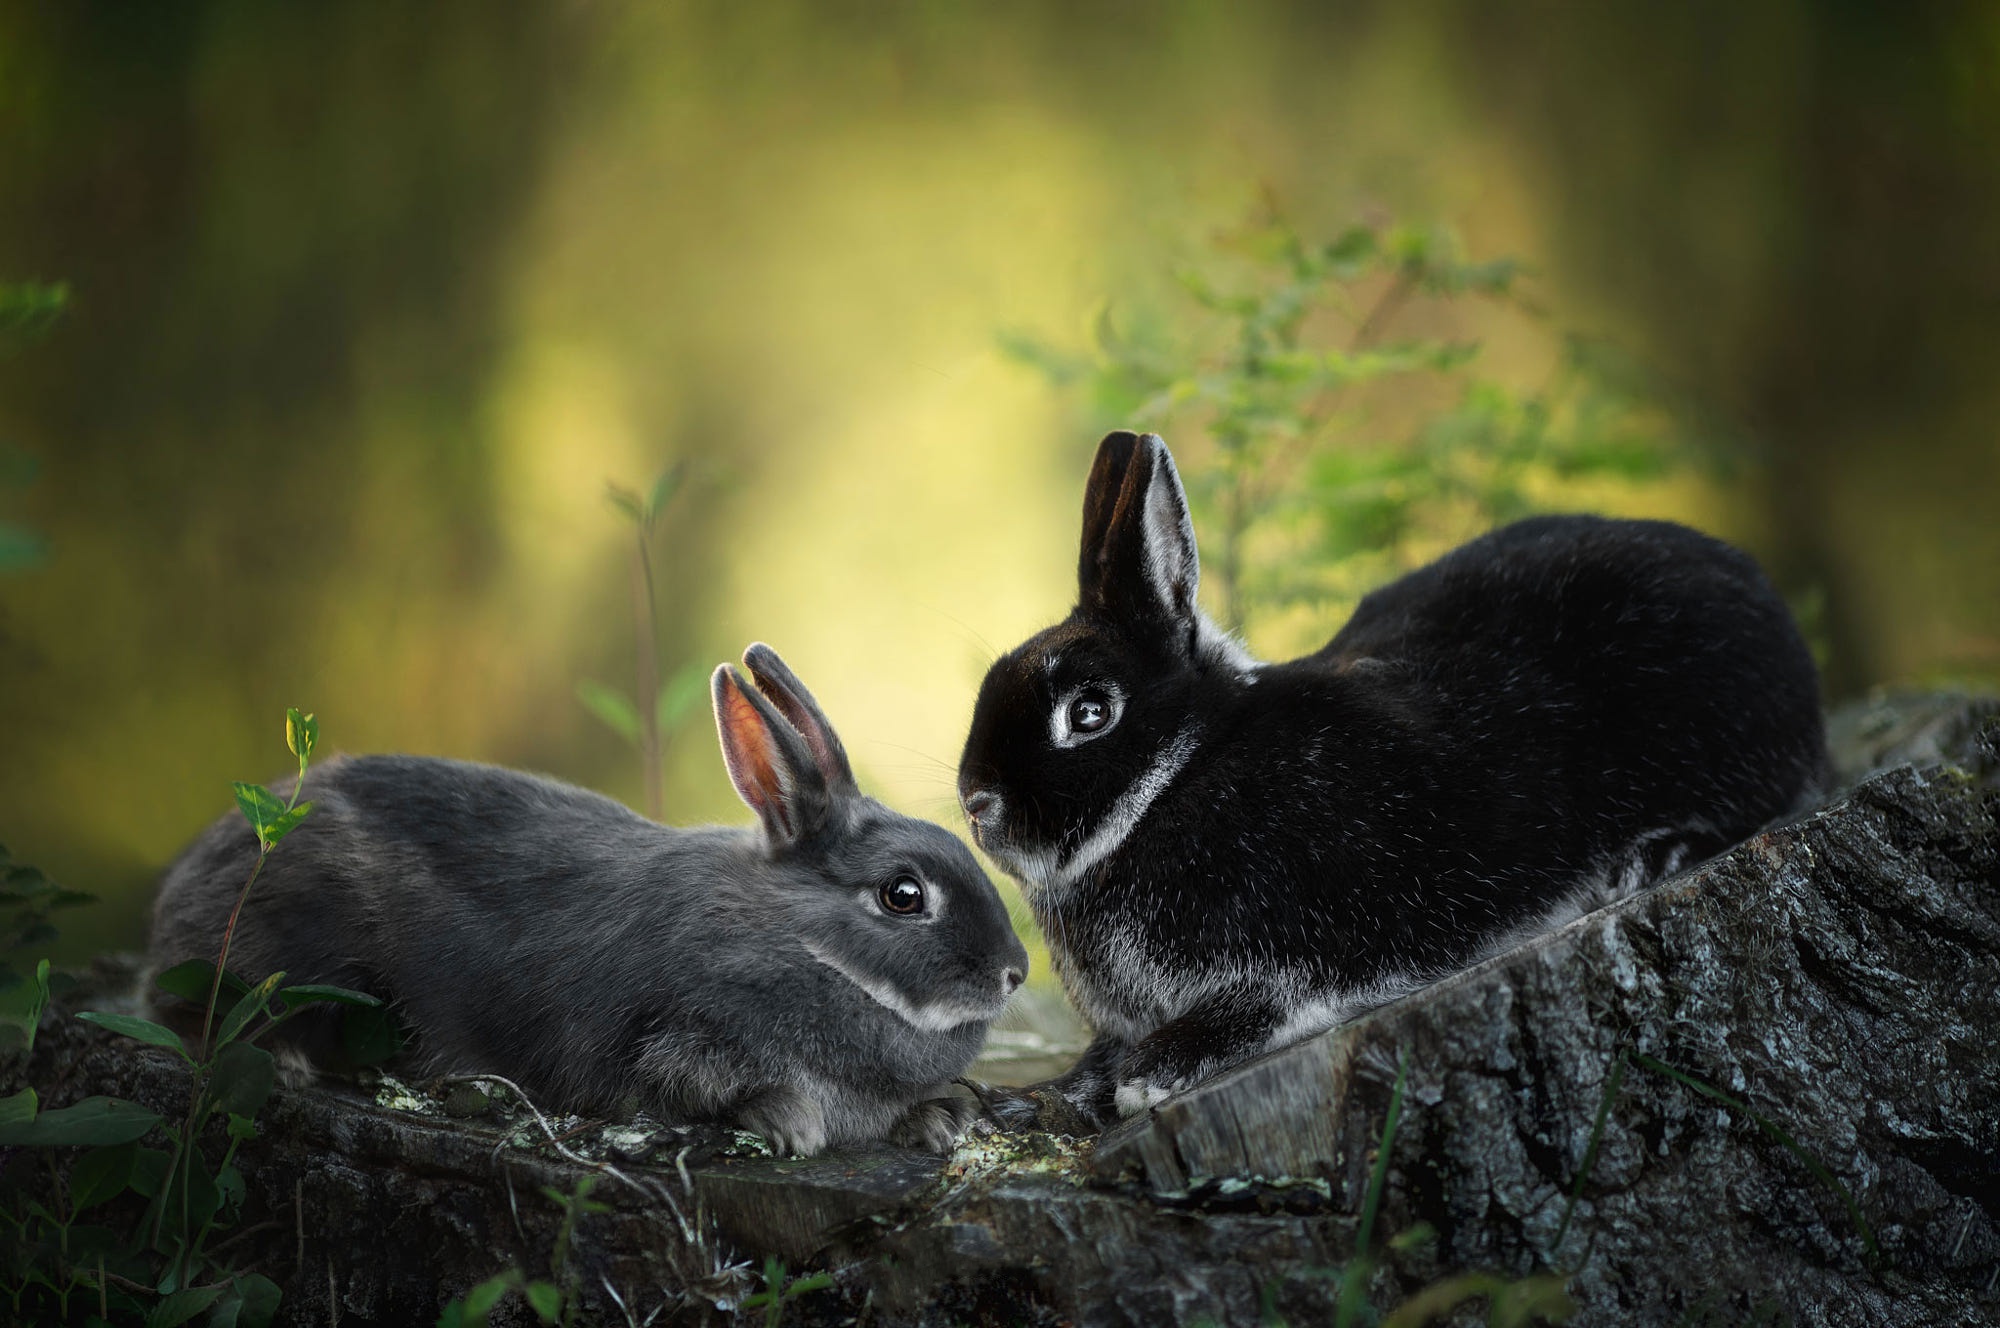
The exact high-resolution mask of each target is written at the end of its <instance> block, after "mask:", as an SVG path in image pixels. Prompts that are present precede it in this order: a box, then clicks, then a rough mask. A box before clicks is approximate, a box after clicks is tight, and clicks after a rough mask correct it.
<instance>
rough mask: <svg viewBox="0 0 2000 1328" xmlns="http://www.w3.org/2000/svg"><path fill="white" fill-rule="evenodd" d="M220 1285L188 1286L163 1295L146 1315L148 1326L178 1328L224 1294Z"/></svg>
mask: <svg viewBox="0 0 2000 1328" xmlns="http://www.w3.org/2000/svg"><path fill="white" fill-rule="evenodd" d="M222 1291H223V1288H221V1287H219V1286H207V1287H188V1288H186V1289H184V1290H181V1291H176V1292H174V1293H173V1294H172V1295H170V1296H166V1297H163V1298H162V1299H161V1301H160V1303H159V1304H157V1305H155V1306H153V1312H152V1313H151V1314H148V1315H147V1316H146V1328H178V1325H180V1324H183V1323H186V1322H187V1321H188V1320H189V1319H192V1318H193V1317H194V1316H195V1315H197V1314H199V1313H201V1312H202V1311H203V1310H205V1309H207V1308H208V1307H209V1306H210V1305H213V1304H214V1303H215V1302H216V1301H217V1300H218V1299H220V1298H221V1296H222Z"/></svg>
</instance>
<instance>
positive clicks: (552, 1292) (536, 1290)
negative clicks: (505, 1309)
mask: <svg viewBox="0 0 2000 1328" xmlns="http://www.w3.org/2000/svg"><path fill="white" fill-rule="evenodd" d="M524 1291H525V1292H526V1294H527V1297H528V1307H529V1308H530V1309H532V1310H534V1312H535V1313H536V1314H538V1315H539V1316H541V1320H542V1322H543V1323H554V1322H555V1321H556V1320H557V1319H559V1318H561V1317H562V1292H560V1291H558V1290H556V1287H555V1283H553V1282H530V1283H528V1285H527V1286H526V1287H525V1288H524Z"/></svg>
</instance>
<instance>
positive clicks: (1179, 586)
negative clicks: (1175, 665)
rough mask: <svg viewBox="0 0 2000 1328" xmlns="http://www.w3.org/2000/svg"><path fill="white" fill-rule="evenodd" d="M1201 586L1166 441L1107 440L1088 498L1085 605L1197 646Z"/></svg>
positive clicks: (1081, 562) (1081, 571)
mask: <svg viewBox="0 0 2000 1328" xmlns="http://www.w3.org/2000/svg"><path fill="white" fill-rule="evenodd" d="M1200 585H1201V562H1200V559H1199V557H1198V555H1197V554H1196V552H1195V543H1194V520H1193V518H1192V517H1190V516H1189V515H1188V502H1187V492H1186V490H1184V489H1182V488H1181V477H1180V472H1179V471H1177V470H1175V469H1174V458H1173V454H1172V453H1170V452H1168V451H1167V445H1166V443H1165V441H1164V440H1162V439H1161V438H1160V436H1159V435H1158V434H1153V433H1148V434H1135V433H1122V432H1121V433H1114V434H1110V435H1107V436H1106V437H1105V439H1104V441H1103V442H1102V443H1100V444H1098V447H1097V460H1096V462H1095V463H1094V464H1093V465H1092V466H1091V469H1090V483H1089V484H1088V485H1087V486H1086V487H1085V492H1084V499H1083V546H1082V549H1081V550H1080V552H1079V555H1078V559H1077V592H1078V597H1079V602H1080V603H1081V604H1082V605H1083V607H1084V608H1086V609H1088V610H1092V611H1094V612H1097V613H1100V614H1103V615H1105V616H1107V617H1110V618H1112V619H1115V620H1117V621H1120V622H1124V623H1128V624H1131V625H1134V626H1156V627H1160V628H1165V629H1167V630H1168V631H1169V633H1170V634H1171V635H1172V637H1173V638H1174V639H1175V640H1186V641H1188V642H1189V643H1190V645H1192V642H1193V635H1192V633H1191V631H1190V629H1192V628H1193V627H1194V625H1195V623H1196V609H1195V592H1196V590H1198V589H1199V588H1200Z"/></svg>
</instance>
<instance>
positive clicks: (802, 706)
mask: <svg viewBox="0 0 2000 1328" xmlns="http://www.w3.org/2000/svg"><path fill="white" fill-rule="evenodd" d="M743 662H744V663H745V664H747V665H749V666H750V676H751V677H752V678H753V679H755V680H756V683H757V690H758V691H760V692H762V693H764V695H765V696H766V697H768V698H769V699H770V702H771V704H772V705H774V706H776V707H777V708H778V710H779V712H780V713H782V714H783V715H784V717H785V718H786V719H788V720H790V721H791V724H792V727H793V728H795V729H797V730H798V731H799V736H800V737H802V738H804V739H805V740H806V746H807V747H808V748H809V749H810V750H811V751H812V758H813V764H814V765H816V766H818V767H819V772H820V775H821V776H822V777H823V778H825V780H826V785H827V789H828V791H829V792H831V793H832V794H833V795H834V796H835V797H843V796H846V795H849V794H853V793H858V792H859V791H860V790H859V789H858V788H857V787H856V786H855V783H854V770H853V767H851V766H849V765H848V763H847V749H846V748H845V747H842V746H841V745H840V735H839V734H838V733H835V732H834V731H833V725H832V724H830V723H828V722H827V718H826V715H825V713H824V712H823V711H821V710H820V708H819V702H817V701H815V700H813V695H812V693H811V692H809V691H807V690H806V686H805V684H804V683H802V682H800V681H799V678H798V675H797V674H795V673H793V672H792V671H791V669H789V668H787V667H786V666H785V661H784V660H782V659H779V658H778V652H777V651H775V650H773V649H771V647H769V646H767V645H765V644H764V643H763V642H762V641H756V642H752V643H751V646H750V648H749V649H748V650H746V651H744V652H743Z"/></svg>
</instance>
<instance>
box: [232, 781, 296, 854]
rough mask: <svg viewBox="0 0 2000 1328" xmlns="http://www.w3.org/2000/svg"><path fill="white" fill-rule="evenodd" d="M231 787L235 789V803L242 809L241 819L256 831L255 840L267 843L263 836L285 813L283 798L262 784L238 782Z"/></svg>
mask: <svg viewBox="0 0 2000 1328" xmlns="http://www.w3.org/2000/svg"><path fill="white" fill-rule="evenodd" d="M231 787H232V788H234V789H235V790H236V805H237V806H238V807H240V808H242V809H243V819H244V820H246V821H248V822H250V828H251V829H252V830H255V831H256V832H257V841H258V842H259V843H268V842H269V841H268V840H267V839H266V838H265V836H266V835H267V834H268V833H269V827H270V826H271V825H272V823H274V822H275V821H276V820H277V819H278V818H279V817H280V816H283V815H284V814H285V800H284V799H283V798H280V797H279V796H278V795H277V794H275V793H273V792H271V790H269V789H267V788H265V787H264V786H263V785H262V784H244V783H241V782H238V783H236V784H233V785H231Z"/></svg>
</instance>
